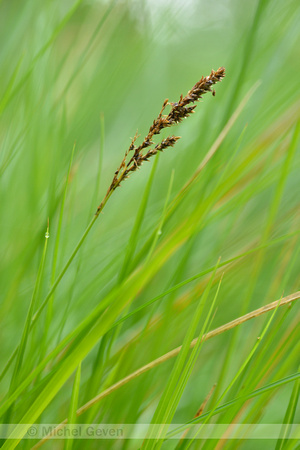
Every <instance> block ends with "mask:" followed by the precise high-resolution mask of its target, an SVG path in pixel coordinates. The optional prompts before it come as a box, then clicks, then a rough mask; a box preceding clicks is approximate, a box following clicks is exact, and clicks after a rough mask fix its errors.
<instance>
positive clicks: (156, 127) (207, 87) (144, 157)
mask: <svg viewBox="0 0 300 450" xmlns="http://www.w3.org/2000/svg"><path fill="white" fill-rule="evenodd" d="M224 77H225V68H224V67H220V68H219V69H218V70H216V71H214V70H212V71H211V73H210V75H208V76H207V77H202V78H201V80H199V81H198V82H197V83H196V84H195V86H194V87H193V88H192V89H191V90H190V91H189V92H188V93H187V95H186V96H185V97H183V96H182V95H181V96H180V99H179V101H178V102H175V103H169V101H168V99H166V100H165V101H164V103H163V105H162V109H161V111H160V113H159V114H158V116H157V118H156V119H155V120H154V121H153V124H152V125H151V127H150V128H149V131H148V134H147V136H146V137H145V138H144V140H143V142H142V143H141V144H140V145H139V146H136V145H135V141H136V140H137V137H138V135H137V134H136V135H135V136H134V138H133V139H132V141H131V144H130V146H129V148H128V150H127V151H126V153H125V156H124V158H123V160H122V162H121V164H120V166H119V168H118V169H117V170H116V172H115V174H114V177H113V180H112V182H111V185H110V186H109V188H108V191H107V193H106V195H105V197H104V199H103V201H102V202H101V204H100V205H99V206H98V208H97V211H96V216H98V215H99V214H100V212H101V211H102V209H103V207H104V205H105V203H106V201H107V200H108V198H109V197H110V196H111V194H112V193H113V191H114V190H115V189H116V188H117V187H118V186H120V184H121V182H122V181H123V180H125V178H128V176H129V174H130V173H131V172H134V171H136V170H137V169H138V168H139V167H140V166H141V165H142V164H143V162H144V161H148V160H149V158H151V156H154V155H156V154H157V152H162V151H163V150H164V149H166V148H168V147H173V146H174V145H175V144H176V142H177V141H178V139H180V137H179V136H173V135H172V136H168V137H167V138H166V139H163V140H162V141H161V142H160V144H157V145H155V146H154V147H152V148H150V149H148V148H149V147H151V146H152V145H154V142H153V140H152V138H153V136H154V135H157V134H160V132H161V130H162V129H164V128H168V127H171V126H172V125H176V124H177V123H180V122H181V121H182V119H185V118H186V117H188V116H189V115H190V114H192V113H194V109H195V108H196V106H197V105H195V104H194V103H195V102H197V101H198V100H200V99H201V98H202V95H203V94H206V93H207V92H211V93H212V95H213V96H215V94H216V92H215V90H214V89H213V90H212V89H211V87H212V86H213V85H214V84H216V83H217V82H218V81H221V80H222V78H224ZM191 103H192V105H191ZM167 105H170V106H171V111H170V112H169V114H167V115H163V112H164V110H165V108H166V107H167ZM145 149H148V150H147V151H146V152H145V151H144V150H145ZM129 152H133V156H132V157H131V158H130V159H129V161H128V162H127V163H126V160H127V157H128V155H129Z"/></svg>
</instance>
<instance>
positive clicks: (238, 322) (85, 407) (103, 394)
mask: <svg viewBox="0 0 300 450" xmlns="http://www.w3.org/2000/svg"><path fill="white" fill-rule="evenodd" d="M299 298H300V291H297V292H294V293H293V294H291V295H288V296H286V297H283V298H281V299H280V305H279V307H280V308H281V307H282V306H284V305H290V304H291V303H292V302H294V301H296V300H298V299H299ZM278 302H279V300H275V301H274V302H272V303H268V304H267V305H265V306H262V307H261V308H258V309H256V310H254V311H251V312H249V313H248V314H245V315H244V316H241V317H238V318H237V319H234V320H232V321H231V322H228V323H226V324H225V325H222V326H221V327H218V328H216V329H215V330H212V331H210V332H209V333H207V334H205V335H204V336H203V337H202V340H203V341H207V340H208V339H211V338H213V337H215V336H218V335H219V334H222V333H224V332H225V331H228V330H231V329H232V328H235V327H237V326H238V325H241V324H242V323H244V322H247V321H248V320H251V319H254V318H255V317H258V316H261V315H262V314H265V313H267V312H269V311H272V310H274V309H275V308H276V307H277V306H278ZM197 341H198V338H196V339H194V340H193V341H192V342H191V348H193V347H194V346H195V345H196V343H197ZM180 350H181V346H179V347H177V348H174V349H173V350H171V351H170V352H168V353H165V354H164V355H162V356H160V357H159V358H157V359H155V360H153V361H151V362H150V363H148V364H146V365H145V366H143V367H140V368H139V369H138V370H136V371H135V372H133V373H131V374H130V375H128V376H127V377H125V378H123V379H122V380H120V381H118V382H117V383H115V384H113V385H112V386H110V387H109V388H107V389H105V391H103V392H101V393H100V394H99V395H96V397H94V398H92V399H91V400H90V401H89V402H87V403H86V404H85V405H83V406H81V408H79V409H78V410H77V416H80V415H81V414H83V413H84V412H86V411H87V410H88V409H89V408H91V407H92V406H94V405H95V404H96V403H98V402H99V401H100V400H102V399H103V398H104V397H107V396H108V395H109V394H111V393H112V392H114V391H116V390H117V389H119V388H120V387H122V386H124V385H125V384H127V383H129V381H131V380H133V379H135V378H137V377H139V376H140V375H142V374H143V373H145V372H148V370H151V369H154V367H157V366H159V365H160V364H162V363H163V362H165V361H168V360H169V359H171V358H174V357H175V356H177V355H178V353H179V352H180ZM67 422H68V420H67V419H65V420H64V421H63V422H62V423H60V424H59V425H58V426H57V427H56V428H55V429H54V430H53V431H52V432H51V433H49V434H48V435H47V436H45V437H44V438H43V439H42V440H40V441H39V442H38V443H37V444H36V445H34V446H33V447H32V449H37V448H39V447H41V446H42V445H43V444H44V443H45V442H46V441H48V440H49V439H51V437H52V436H54V435H55V433H57V431H58V430H60V429H62V428H63V427H64V425H66V424H67Z"/></svg>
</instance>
